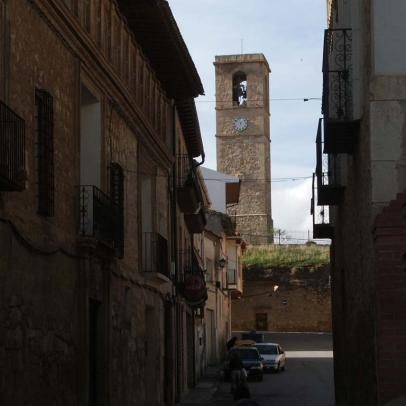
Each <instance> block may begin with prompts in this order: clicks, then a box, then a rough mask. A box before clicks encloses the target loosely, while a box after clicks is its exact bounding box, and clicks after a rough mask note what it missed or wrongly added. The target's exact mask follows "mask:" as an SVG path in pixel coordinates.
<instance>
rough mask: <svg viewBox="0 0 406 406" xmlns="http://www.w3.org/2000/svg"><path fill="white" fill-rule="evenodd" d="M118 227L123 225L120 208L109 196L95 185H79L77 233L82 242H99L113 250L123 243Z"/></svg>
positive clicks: (93, 243)
mask: <svg viewBox="0 0 406 406" xmlns="http://www.w3.org/2000/svg"><path fill="white" fill-rule="evenodd" d="M120 227H123V222H122V221H121V214H120V208H119V207H118V206H117V205H116V204H115V203H114V202H113V201H112V200H111V198H110V197H109V196H108V195H106V194H105V193H103V192H102V191H101V190H100V189H98V188H97V187H96V186H93V185H82V186H80V219H79V235H80V236H81V237H82V238H83V241H82V242H83V243H84V242H85V241H87V243H89V244H90V245H97V244H99V243H101V244H102V245H103V246H104V247H109V248H111V249H112V252H114V251H116V250H117V249H119V247H122V244H123V241H122V240H121V239H120V238H119V236H122V235H123V232H122V230H120Z"/></svg>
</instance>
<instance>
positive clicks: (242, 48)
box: [241, 38, 244, 55]
mask: <svg viewBox="0 0 406 406" xmlns="http://www.w3.org/2000/svg"><path fill="white" fill-rule="evenodd" d="M243 53H244V38H241V55H242V54H243Z"/></svg>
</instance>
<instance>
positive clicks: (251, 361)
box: [224, 347, 264, 381]
mask: <svg viewBox="0 0 406 406" xmlns="http://www.w3.org/2000/svg"><path fill="white" fill-rule="evenodd" d="M234 351H235V352H237V354H238V356H239V357H240V359H241V361H242V364H243V366H244V369H245V370H246V371H247V374H248V379H250V378H252V379H256V380H257V381H262V379H263V368H264V367H263V365H262V361H261V356H260V354H259V352H258V350H257V349H256V348H255V347H234V348H233V349H231V350H230V354H231V353H232V352H234ZM230 376H231V371H230V365H229V360H227V361H226V362H225V363H224V378H225V379H229V378H230Z"/></svg>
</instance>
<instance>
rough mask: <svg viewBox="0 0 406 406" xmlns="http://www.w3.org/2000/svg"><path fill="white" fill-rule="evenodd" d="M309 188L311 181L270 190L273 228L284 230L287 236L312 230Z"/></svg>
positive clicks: (310, 190)
mask: <svg viewBox="0 0 406 406" xmlns="http://www.w3.org/2000/svg"><path fill="white" fill-rule="evenodd" d="M311 188H312V180H311V179H306V180H305V181H297V182H292V183H289V184H287V185H286V186H284V187H280V188H279V187H278V188H274V187H273V188H272V217H273V219H274V226H275V228H279V229H282V230H286V231H287V233H288V234H289V232H290V234H294V232H296V231H297V232H299V231H300V232H302V233H307V231H308V230H312V217H311V216H310V200H311V195H312V189H311ZM303 235H305V234H303Z"/></svg>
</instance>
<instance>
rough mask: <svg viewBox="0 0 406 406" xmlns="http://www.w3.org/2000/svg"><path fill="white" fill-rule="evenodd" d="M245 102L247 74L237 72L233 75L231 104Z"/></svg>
mask: <svg viewBox="0 0 406 406" xmlns="http://www.w3.org/2000/svg"><path fill="white" fill-rule="evenodd" d="M246 103H247V75H246V74H245V73H243V72H237V73H235V74H234V75H233V104H235V105H237V106H244V105H245V104H246Z"/></svg>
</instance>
